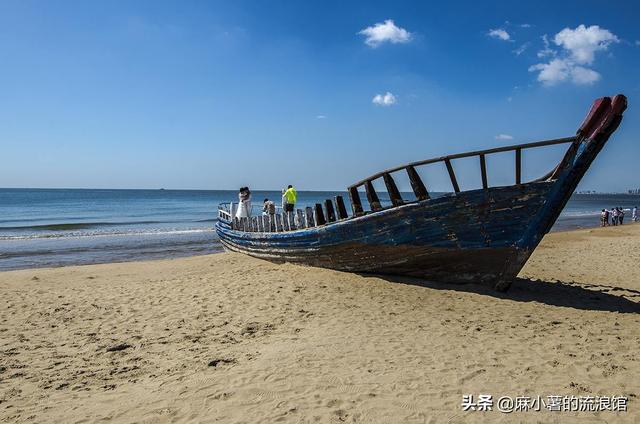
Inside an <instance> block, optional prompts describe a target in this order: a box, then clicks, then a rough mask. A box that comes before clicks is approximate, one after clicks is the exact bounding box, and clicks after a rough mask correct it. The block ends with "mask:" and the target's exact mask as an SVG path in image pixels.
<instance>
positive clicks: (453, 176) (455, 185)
mask: <svg viewBox="0 0 640 424" xmlns="http://www.w3.org/2000/svg"><path fill="white" fill-rule="evenodd" d="M444 164H445V165H446V166H447V172H449V178H451V185H452V186H453V191H455V192H456V193H460V186H458V180H456V174H455V172H453V166H451V161H450V160H449V159H448V158H447V159H445V160H444Z"/></svg>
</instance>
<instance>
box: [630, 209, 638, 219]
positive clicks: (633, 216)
mask: <svg viewBox="0 0 640 424" xmlns="http://www.w3.org/2000/svg"><path fill="white" fill-rule="evenodd" d="M631 221H633V222H638V207H637V206H634V207H633V211H631Z"/></svg>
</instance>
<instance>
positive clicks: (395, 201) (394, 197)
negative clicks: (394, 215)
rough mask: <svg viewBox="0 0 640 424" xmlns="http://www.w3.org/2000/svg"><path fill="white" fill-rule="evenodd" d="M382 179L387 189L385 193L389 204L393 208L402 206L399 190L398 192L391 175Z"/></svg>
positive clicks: (402, 201) (386, 175) (385, 175)
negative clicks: (387, 194) (389, 200)
mask: <svg viewBox="0 0 640 424" xmlns="http://www.w3.org/2000/svg"><path fill="white" fill-rule="evenodd" d="M382 178H383V179H384V185H385V186H386V187H387V193H389V198H390V199H391V204H392V205H393V206H400V205H404V200H403V199H402V195H401V194H400V190H398V186H397V185H396V182H395V181H394V179H393V177H392V176H391V174H384V175H383V176H382Z"/></svg>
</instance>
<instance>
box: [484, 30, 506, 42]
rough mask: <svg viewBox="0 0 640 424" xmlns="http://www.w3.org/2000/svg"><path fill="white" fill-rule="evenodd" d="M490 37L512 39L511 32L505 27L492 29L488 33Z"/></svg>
mask: <svg viewBox="0 0 640 424" xmlns="http://www.w3.org/2000/svg"><path fill="white" fill-rule="evenodd" d="M487 35H488V36H489V37H493V38H498V39H500V40H503V41H509V40H511V36H510V35H509V33H508V32H507V31H505V30H503V29H492V30H489V32H488V33H487Z"/></svg>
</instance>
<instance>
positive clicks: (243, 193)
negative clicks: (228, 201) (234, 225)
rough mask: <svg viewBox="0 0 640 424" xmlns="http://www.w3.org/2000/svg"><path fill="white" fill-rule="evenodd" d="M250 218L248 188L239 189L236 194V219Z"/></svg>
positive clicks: (249, 194)
mask: <svg viewBox="0 0 640 424" xmlns="http://www.w3.org/2000/svg"><path fill="white" fill-rule="evenodd" d="M250 216H251V191H250V190H249V187H240V192H239V193H238V210H237V212H236V218H248V217H250Z"/></svg>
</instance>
